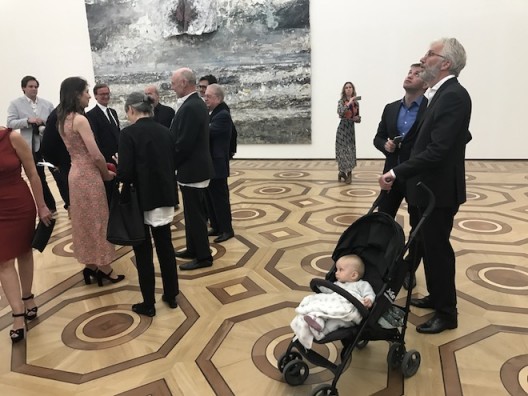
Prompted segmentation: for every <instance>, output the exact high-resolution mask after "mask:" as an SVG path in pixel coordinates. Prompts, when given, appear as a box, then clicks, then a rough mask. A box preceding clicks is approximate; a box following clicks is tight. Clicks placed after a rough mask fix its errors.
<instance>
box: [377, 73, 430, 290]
mask: <svg viewBox="0 0 528 396" xmlns="http://www.w3.org/2000/svg"><path fill="white" fill-rule="evenodd" d="M421 71H422V65H421V64H420V63H414V64H412V65H411V67H410V69H409V72H408V73H407V77H406V78H405V80H404V81H403V89H404V90H405V96H404V97H403V99H399V100H397V101H395V102H392V103H389V104H388V105H387V106H385V109H384V110H383V114H382V116H381V121H380V123H379V126H378V132H377V133H376V136H375V137H374V146H376V148H377V149H378V150H379V151H381V152H382V153H383V154H384V155H385V158H386V159H385V166H384V167H383V173H385V172H387V171H389V170H390V169H392V168H394V167H395V166H396V165H398V164H401V163H402V162H404V161H407V160H408V159H409V156H410V155H411V149H412V147H413V145H414V141H415V140H416V128H417V126H418V123H419V122H420V119H421V118H422V116H423V113H424V112H425V109H426V108H427V99H426V98H425V97H424V95H423V94H424V92H425V90H426V89H427V84H425V83H424V81H423V80H422V79H421V77H420V72H421ZM398 136H399V138H397V137H398ZM395 138H396V140H395ZM398 139H400V140H398ZM404 197H405V182H404V181H402V180H396V181H395V182H394V184H393V186H392V188H391V190H390V191H389V192H388V193H387V194H386V195H385V196H384V197H383V199H382V200H381V201H380V203H379V206H378V209H379V211H380V212H385V213H387V214H389V215H391V216H392V217H395V216H396V213H397V212H398V209H399V207H400V205H401V202H402V200H403V198H404ZM415 247H416V244H414V243H413V244H412V245H411V247H410V249H409V255H408V256H407V258H406V259H405V260H406V262H407V263H408V265H412V266H413V267H414V269H416V267H417V266H418V263H419V262H420V260H421V258H422V256H421V252H419V250H417V249H415ZM415 285H416V280H415V278H414V276H413V277H412V279H411V277H410V276H409V273H407V276H406V277H405V280H404V283H403V286H404V287H405V288H406V289H408V288H409V287H410V288H413V287H414V286H415Z"/></svg>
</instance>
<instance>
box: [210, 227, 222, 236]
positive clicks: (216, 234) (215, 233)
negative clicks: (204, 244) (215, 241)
mask: <svg viewBox="0 0 528 396" xmlns="http://www.w3.org/2000/svg"><path fill="white" fill-rule="evenodd" d="M207 235H208V236H218V235H220V233H219V232H218V230H215V229H214V228H211V229H209V231H207Z"/></svg>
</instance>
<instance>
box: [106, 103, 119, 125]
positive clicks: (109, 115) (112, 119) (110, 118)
mask: <svg viewBox="0 0 528 396" xmlns="http://www.w3.org/2000/svg"><path fill="white" fill-rule="evenodd" d="M106 114H107V115H108V119H109V120H110V124H112V126H113V127H116V128H117V124H116V122H115V120H114V117H113V116H112V113H110V109H108V108H107V109H106Z"/></svg>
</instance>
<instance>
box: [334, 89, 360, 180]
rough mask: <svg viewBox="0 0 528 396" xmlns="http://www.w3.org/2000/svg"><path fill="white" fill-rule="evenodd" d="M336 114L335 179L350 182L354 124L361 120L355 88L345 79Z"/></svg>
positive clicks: (354, 143)
mask: <svg viewBox="0 0 528 396" xmlns="http://www.w3.org/2000/svg"><path fill="white" fill-rule="evenodd" d="M337 114H338V115H339V118H340V119H341V121H340V122H339V126H338V127H337V133H336V161H337V166H338V168H339V173H338V174H337V180H338V181H341V180H343V181H344V182H345V183H347V184H350V183H351V182H352V169H354V168H355V167H356V132H355V128H354V124H355V123H356V122H357V123H359V122H361V116H360V115H359V103H358V102H357V100H356V88H355V87H354V84H352V83H351V82H349V81H347V82H346V83H345V85H343V89H342V90H341V99H339V102H337Z"/></svg>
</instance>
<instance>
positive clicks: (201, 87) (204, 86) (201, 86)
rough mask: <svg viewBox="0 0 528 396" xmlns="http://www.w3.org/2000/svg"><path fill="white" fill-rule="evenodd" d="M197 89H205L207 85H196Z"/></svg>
mask: <svg viewBox="0 0 528 396" xmlns="http://www.w3.org/2000/svg"><path fill="white" fill-rule="evenodd" d="M198 88H200V89H207V85H198Z"/></svg>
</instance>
